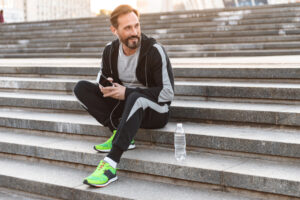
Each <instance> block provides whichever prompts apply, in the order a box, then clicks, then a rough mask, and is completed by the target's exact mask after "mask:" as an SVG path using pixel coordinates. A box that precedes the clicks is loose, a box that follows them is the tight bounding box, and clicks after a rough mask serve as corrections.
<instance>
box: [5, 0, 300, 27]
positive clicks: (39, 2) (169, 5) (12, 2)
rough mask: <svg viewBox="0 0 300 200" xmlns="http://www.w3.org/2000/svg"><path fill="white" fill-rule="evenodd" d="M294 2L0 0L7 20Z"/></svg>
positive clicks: (20, 20) (282, 0)
mask: <svg viewBox="0 0 300 200" xmlns="http://www.w3.org/2000/svg"><path fill="white" fill-rule="evenodd" d="M296 2H300V0H0V9H3V10H4V18H5V21H6V22H23V21H39V20H53V19H66V18H81V17H91V16H96V15H99V14H108V13H109V11H111V10H113V9H114V8H115V7H116V6H118V5H120V4H130V5H131V6H133V7H135V8H138V9H139V11H140V12H141V13H150V12H172V11H180V10H202V9H213V8H224V7H240V6H257V5H263V4H280V3H296Z"/></svg>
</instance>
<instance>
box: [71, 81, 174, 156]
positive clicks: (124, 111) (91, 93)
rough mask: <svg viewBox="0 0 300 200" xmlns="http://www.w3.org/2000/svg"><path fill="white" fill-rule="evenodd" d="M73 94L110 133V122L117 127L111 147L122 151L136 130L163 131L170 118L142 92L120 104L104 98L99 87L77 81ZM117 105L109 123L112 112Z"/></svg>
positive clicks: (163, 109) (164, 109) (132, 94)
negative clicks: (155, 129) (160, 129)
mask: <svg viewBox="0 0 300 200" xmlns="http://www.w3.org/2000/svg"><path fill="white" fill-rule="evenodd" d="M74 94H75V96H76V97H77V99H78V100H79V102H80V103H81V105H82V106H83V107H84V108H85V109H86V110H87V111H88V112H89V113H90V114H91V115H92V116H93V117H94V118H96V120H97V121H98V122H99V123H101V124H102V125H104V126H108V127H109V128H110V129H111V130H112V129H113V126H112V123H113V124H114V125H116V126H117V133H116V136H115V138H114V140H113V146H117V147H118V149H120V150H122V151H126V150H127V148H128V146H129V144H130V142H131V140H132V139H133V138H134V136H135V135H136V133H137V131H138V129H139V128H146V129H151V128H162V127H164V126H165V125H166V124H167V122H168V119H169V107H168V105H159V104H157V103H155V102H153V101H151V100H150V99H149V98H148V97H147V96H145V95H143V94H141V93H137V92H133V93H131V94H129V95H128V97H127V98H126V100H125V101H120V103H119V101H118V100H115V99H112V98H104V97H103V95H102V93H101V91H100V89H99V86H98V84H94V83H91V82H88V81H79V82H78V83H77V84H76V86H75V88H74ZM118 103H119V105H118V107H117V108H116V109H115V110H114V112H113V114H112V119H113V120H112V121H113V122H111V120H110V115H111V112H112V111H113V109H114V108H115V106H116V105H117V104H118Z"/></svg>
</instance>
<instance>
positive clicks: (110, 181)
mask: <svg viewBox="0 0 300 200" xmlns="http://www.w3.org/2000/svg"><path fill="white" fill-rule="evenodd" d="M116 180H118V177H117V176H116V177H115V178H112V179H110V180H109V181H108V182H107V183H105V184H102V185H96V184H90V183H88V182H87V181H84V182H83V183H84V184H87V185H90V186H93V187H105V186H107V185H108V184H110V183H112V182H114V181H116Z"/></svg>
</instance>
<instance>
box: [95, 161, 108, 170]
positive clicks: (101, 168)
mask: <svg viewBox="0 0 300 200" xmlns="http://www.w3.org/2000/svg"><path fill="white" fill-rule="evenodd" d="M105 164H106V163H105V162H102V163H101V165H99V166H98V168H97V170H103V169H104V166H105Z"/></svg>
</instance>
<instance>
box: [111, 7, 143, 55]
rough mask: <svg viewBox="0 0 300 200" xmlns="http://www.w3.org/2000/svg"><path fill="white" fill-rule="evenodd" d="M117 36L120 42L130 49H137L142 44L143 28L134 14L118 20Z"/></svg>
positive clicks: (123, 16)
mask: <svg viewBox="0 0 300 200" xmlns="http://www.w3.org/2000/svg"><path fill="white" fill-rule="evenodd" d="M118 24H119V26H118V28H116V32H115V33H116V34H117V36H118V37H119V39H120V41H121V42H122V43H123V44H124V45H126V46H127V47H128V48H130V49H136V48H138V47H139V46H140V43H141V27H140V22H139V19H138V17H137V16H136V15H135V13H134V12H131V13H128V14H125V15H121V16H119V18H118Z"/></svg>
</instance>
